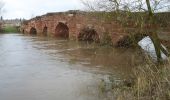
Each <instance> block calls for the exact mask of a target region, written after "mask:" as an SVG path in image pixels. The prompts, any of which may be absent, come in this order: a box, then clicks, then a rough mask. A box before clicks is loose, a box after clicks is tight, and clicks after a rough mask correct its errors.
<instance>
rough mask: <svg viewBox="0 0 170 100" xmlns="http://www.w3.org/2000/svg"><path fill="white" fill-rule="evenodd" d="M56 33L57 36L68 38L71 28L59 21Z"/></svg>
mask: <svg viewBox="0 0 170 100" xmlns="http://www.w3.org/2000/svg"><path fill="white" fill-rule="evenodd" d="M54 35H55V36H56V37H61V38H68V37H69V28H68V26H67V25H66V24H64V23H62V22H59V23H58V25H57V26H56V28H55V33H54Z"/></svg>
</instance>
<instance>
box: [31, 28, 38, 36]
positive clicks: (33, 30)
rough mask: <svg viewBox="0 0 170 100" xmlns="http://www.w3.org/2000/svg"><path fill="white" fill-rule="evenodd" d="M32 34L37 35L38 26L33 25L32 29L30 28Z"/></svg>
mask: <svg viewBox="0 0 170 100" xmlns="http://www.w3.org/2000/svg"><path fill="white" fill-rule="evenodd" d="M30 34H31V35H37V30H36V28H34V27H31V29H30Z"/></svg>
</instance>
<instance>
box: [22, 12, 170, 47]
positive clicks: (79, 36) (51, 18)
mask: <svg viewBox="0 0 170 100" xmlns="http://www.w3.org/2000/svg"><path fill="white" fill-rule="evenodd" d="M130 29H131V28H129V30H130ZM21 31H22V32H23V33H25V34H32V35H40V36H52V37H61V38H69V39H76V40H88V41H98V40H100V39H101V37H103V35H104V34H106V33H109V35H111V37H112V41H113V44H116V43H118V42H119V41H120V40H121V39H122V38H124V37H125V36H126V35H127V31H125V28H122V27H121V25H120V24H119V23H118V22H117V21H114V20H107V19H106V18H105V17H102V16H101V13H100V16H98V15H97V12H96V13H95V14H94V13H87V12H82V11H67V12H58V13H48V14H46V15H42V16H38V17H35V18H33V19H30V20H28V21H26V22H24V23H23V24H22V26H21ZM131 31H133V30H131ZM168 32H170V31H169V30H168ZM165 33H166V34H167V32H165Z"/></svg>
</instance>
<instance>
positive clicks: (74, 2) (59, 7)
mask: <svg viewBox="0 0 170 100" xmlns="http://www.w3.org/2000/svg"><path fill="white" fill-rule="evenodd" d="M0 1H2V0H0ZM3 2H4V7H3V17H4V19H14V18H26V19H29V18H31V17H35V16H37V15H42V14H45V13H47V12H60V11H67V10H75V9H83V6H82V3H81V0H3Z"/></svg>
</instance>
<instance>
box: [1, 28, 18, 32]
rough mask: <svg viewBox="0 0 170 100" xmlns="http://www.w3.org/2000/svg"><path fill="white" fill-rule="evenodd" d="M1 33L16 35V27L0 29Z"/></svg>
mask: <svg viewBox="0 0 170 100" xmlns="http://www.w3.org/2000/svg"><path fill="white" fill-rule="evenodd" d="M2 32H3V33H18V32H19V30H18V27H16V26H6V27H4V28H3V29H2Z"/></svg>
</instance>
